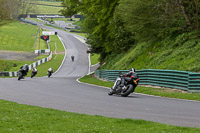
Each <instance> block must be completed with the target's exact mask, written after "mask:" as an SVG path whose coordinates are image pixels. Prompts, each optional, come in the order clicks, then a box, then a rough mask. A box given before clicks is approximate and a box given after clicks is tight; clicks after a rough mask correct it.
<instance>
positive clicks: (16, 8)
mask: <svg viewBox="0 0 200 133" xmlns="http://www.w3.org/2000/svg"><path fill="white" fill-rule="evenodd" d="M34 2H35V0H0V23H3V22H5V21H6V20H11V19H17V17H18V16H19V15H20V14H28V13H29V12H30V11H32V10H33V7H34Z"/></svg>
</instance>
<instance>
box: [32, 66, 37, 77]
mask: <svg viewBox="0 0 200 133" xmlns="http://www.w3.org/2000/svg"><path fill="white" fill-rule="evenodd" d="M36 74H37V69H36V68H33V70H32V73H31V78H33V77H34V76H35V75H36Z"/></svg>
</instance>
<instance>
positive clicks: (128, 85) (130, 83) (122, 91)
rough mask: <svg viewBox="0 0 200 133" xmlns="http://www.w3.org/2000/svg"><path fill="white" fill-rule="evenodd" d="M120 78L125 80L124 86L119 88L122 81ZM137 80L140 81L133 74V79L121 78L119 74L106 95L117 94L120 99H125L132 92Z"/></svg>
mask: <svg viewBox="0 0 200 133" xmlns="http://www.w3.org/2000/svg"><path fill="white" fill-rule="evenodd" d="M121 78H125V83H124V86H120V84H121V80H122V79H121ZM139 80H140V79H139V77H138V76H137V74H135V76H134V79H131V78H127V77H123V75H122V74H120V75H119V77H118V78H117V79H116V81H115V83H114V85H113V87H112V88H111V89H110V92H109V93H108V95H113V94H117V95H121V96H122V97H127V96H128V95H130V94H131V93H133V92H134V90H135V88H136V87H137V85H138V82H139ZM114 88H115V89H114Z"/></svg>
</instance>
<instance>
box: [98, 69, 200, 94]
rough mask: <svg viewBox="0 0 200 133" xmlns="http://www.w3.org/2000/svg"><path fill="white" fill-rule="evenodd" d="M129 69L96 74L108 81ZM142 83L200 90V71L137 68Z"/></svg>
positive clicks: (113, 79) (104, 71)
mask: <svg viewBox="0 0 200 133" xmlns="http://www.w3.org/2000/svg"><path fill="white" fill-rule="evenodd" d="M127 72H128V70H96V71H95V76H96V77H98V78H101V79H104V80H108V81H115V79H116V78H117V77H118V76H119V73H123V74H124V73H127ZM136 72H137V74H138V75H139V78H140V82H139V84H141V85H154V86H161V87H168V88H176V89H180V90H185V91H188V92H200V73H193V72H188V71H176V70H158V69H145V70H137V71H136Z"/></svg>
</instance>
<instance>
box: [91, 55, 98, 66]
mask: <svg viewBox="0 0 200 133" xmlns="http://www.w3.org/2000/svg"><path fill="white" fill-rule="evenodd" d="M99 57H100V55H99V54H91V55H90V60H91V65H95V64H97V63H99Z"/></svg>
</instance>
